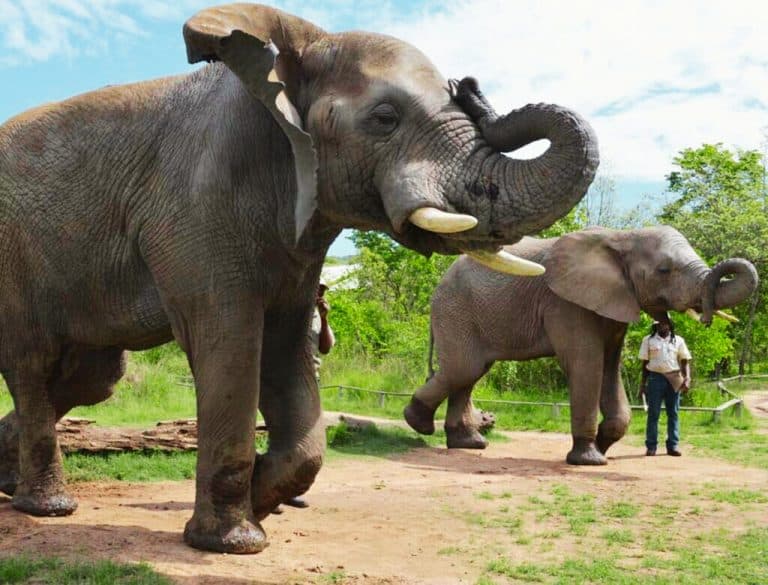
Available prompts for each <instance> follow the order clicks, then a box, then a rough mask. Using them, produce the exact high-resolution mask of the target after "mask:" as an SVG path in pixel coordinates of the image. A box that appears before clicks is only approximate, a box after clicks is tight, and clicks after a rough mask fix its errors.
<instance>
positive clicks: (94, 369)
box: [0, 347, 125, 495]
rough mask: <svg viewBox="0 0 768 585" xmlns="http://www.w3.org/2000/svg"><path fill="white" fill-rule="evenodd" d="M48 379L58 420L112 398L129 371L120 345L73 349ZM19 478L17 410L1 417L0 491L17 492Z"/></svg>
mask: <svg viewBox="0 0 768 585" xmlns="http://www.w3.org/2000/svg"><path fill="white" fill-rule="evenodd" d="M55 370H56V374H55V375H54V376H53V377H52V378H51V379H50V380H49V381H48V394H49V396H50V399H51V402H52V403H53V407H54V409H55V410H56V420H57V421H58V420H60V419H61V417H63V416H64V415H66V414H67V413H68V412H69V411H70V410H72V409H73V408H74V407H76V406H88V405H91V404H98V403H99V402H102V401H104V400H106V399H107V398H109V397H110V396H111V395H112V392H113V390H114V386H115V383H117V381H118V380H120V378H121V377H122V375H123V373H124V372H125V359H124V355H123V351H122V350H121V349H118V348H113V347H112V348H104V349H69V350H66V351H65V352H64V355H63V357H62V358H61V359H60V360H59V363H58V364H57V367H56V368H55ZM18 478H19V432H18V418H17V417H16V412H15V411H11V412H10V413H8V414H7V415H6V416H5V417H4V418H3V419H2V420H0V492H5V493H6V494H9V495H13V493H14V491H15V490H16V485H17V483H18Z"/></svg>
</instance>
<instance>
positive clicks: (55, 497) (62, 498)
mask: <svg viewBox="0 0 768 585" xmlns="http://www.w3.org/2000/svg"><path fill="white" fill-rule="evenodd" d="M11 506H13V507H14V508H15V509H17V510H18V511H19V512H24V513H25V514H31V515H32V516H69V515H70V514H72V513H73V512H74V511H75V510H77V500H75V498H73V497H72V496H70V495H69V494H68V493H67V492H65V491H64V490H63V489H58V490H51V491H50V492H48V493H46V492H36V493H28V492H27V491H26V490H25V489H24V488H23V486H20V487H18V489H16V490H15V493H14V495H13V500H11Z"/></svg>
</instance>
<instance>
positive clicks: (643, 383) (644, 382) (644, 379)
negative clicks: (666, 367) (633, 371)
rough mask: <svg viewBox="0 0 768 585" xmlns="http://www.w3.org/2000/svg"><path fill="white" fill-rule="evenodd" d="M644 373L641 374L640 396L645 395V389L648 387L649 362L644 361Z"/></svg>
mask: <svg viewBox="0 0 768 585" xmlns="http://www.w3.org/2000/svg"><path fill="white" fill-rule="evenodd" d="M642 368H643V370H642V372H640V396H642V395H643V394H645V388H646V387H647V386H648V360H643V363H642Z"/></svg>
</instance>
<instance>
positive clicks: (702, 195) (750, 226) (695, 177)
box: [659, 144, 768, 373]
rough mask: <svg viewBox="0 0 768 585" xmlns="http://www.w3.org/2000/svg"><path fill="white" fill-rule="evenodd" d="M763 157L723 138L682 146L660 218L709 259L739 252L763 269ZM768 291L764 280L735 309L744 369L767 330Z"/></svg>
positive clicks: (767, 229)
mask: <svg viewBox="0 0 768 585" xmlns="http://www.w3.org/2000/svg"><path fill="white" fill-rule="evenodd" d="M765 162H766V161H765V158H764V156H763V155H762V153H760V152H758V151H756V150H736V151H732V150H730V149H728V148H726V147H724V146H723V145H722V144H704V145H702V146H701V147H699V148H687V149H685V150H683V151H681V152H680V154H679V155H678V156H677V157H675V159H674V164H675V166H676V167H677V169H676V170H675V171H673V172H672V173H670V174H669V175H668V176H667V182H668V190H669V192H670V193H672V194H673V195H675V199H674V200H673V201H671V202H670V203H667V204H666V205H665V206H664V207H663V209H662V212H661V214H660V215H659V219H660V220H661V221H663V222H664V223H666V224H668V225H672V226H674V227H676V228H677V229H679V230H680V231H681V232H682V233H683V234H685V235H686V237H687V238H688V240H689V241H690V242H691V244H692V245H693V246H694V248H696V249H697V251H698V252H699V253H700V254H701V255H702V257H703V258H704V259H705V260H707V261H708V262H709V263H716V262H718V261H720V260H723V259H726V258H731V257H741V258H746V259H747V260H749V261H751V262H752V263H753V264H754V265H755V267H756V268H757V270H758V272H759V273H764V272H765V269H766V268H767V267H768V246H766V243H767V242H768V192H767V191H766V167H765ZM766 293H768V289H767V288H766V286H765V285H764V284H763V283H762V282H761V284H760V288H759V290H758V292H757V293H756V295H755V296H754V297H753V299H752V302H751V303H744V304H742V305H741V306H739V307H737V308H736V309H735V313H736V315H738V316H739V317H740V318H741V320H742V322H741V323H740V324H738V325H736V326H734V333H735V334H736V335H737V336H738V339H739V344H738V345H739V347H738V350H739V372H740V373H743V372H744V370H745V367H746V365H747V364H749V365H750V366H751V364H752V361H753V359H754V357H756V353H757V352H755V351H754V348H755V340H756V339H764V338H765V336H766V332H765V331H764V328H765V326H766V324H767V323H766V316H765V315H764V314H763V313H764V312H765V310H766V301H768V299H766ZM763 347H764V346H763ZM760 351H761V352H764V351H765V350H764V349H760ZM757 357H758V358H760V357H762V358H763V359H764V358H765V355H764V354H763V355H762V356H757Z"/></svg>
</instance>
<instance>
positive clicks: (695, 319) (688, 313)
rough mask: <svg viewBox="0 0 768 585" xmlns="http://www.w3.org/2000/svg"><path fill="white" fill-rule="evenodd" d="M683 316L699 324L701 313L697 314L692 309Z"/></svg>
mask: <svg viewBox="0 0 768 585" xmlns="http://www.w3.org/2000/svg"><path fill="white" fill-rule="evenodd" d="M685 314H686V315H688V316H689V317H690V318H691V319H693V320H694V321H698V322H699V323H701V313H699V312H698V311H695V310H693V309H688V310H687V311H686V312H685Z"/></svg>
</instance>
